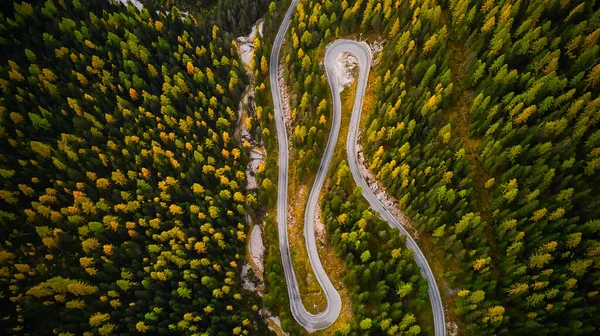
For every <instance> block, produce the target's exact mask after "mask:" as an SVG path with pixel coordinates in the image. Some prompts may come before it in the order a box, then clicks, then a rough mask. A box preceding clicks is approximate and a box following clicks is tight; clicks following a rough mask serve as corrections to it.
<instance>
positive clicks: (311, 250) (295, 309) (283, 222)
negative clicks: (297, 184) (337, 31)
mask: <svg viewBox="0 0 600 336" xmlns="http://www.w3.org/2000/svg"><path fill="white" fill-rule="evenodd" d="M297 4H298V0H292V3H291V4H290V7H289V8H288V10H287V13H286V14H285V17H284V18H283V22H282V23H281V26H280V27H279V31H278V32H277V36H276V37H275V41H274V42H273V50H272V51H271V60H270V62H269V64H270V70H269V71H270V74H269V76H270V81H271V94H272V96H273V106H274V109H275V124H276V126H277V140H278V142H279V174H278V175H279V176H278V184H277V186H278V192H277V227H278V231H279V250H280V252H281V259H282V262H283V269H284V273H285V280H286V282H287V289H288V294H289V297H290V309H291V311H292V315H293V316H294V318H295V319H296V321H298V323H299V324H300V325H301V326H303V327H305V328H307V329H310V330H320V329H325V328H327V327H329V326H330V325H332V324H333V322H335V320H336V319H337V318H338V316H339V315H340V311H341V309H342V299H341V298H340V294H339V293H338V292H337V291H336V290H335V288H334V287H333V285H332V284H331V281H330V280H329V277H328V276H327V273H325V270H324V269H323V265H322V264H321V260H320V259H319V253H318V251H317V245H316V243H315V234H314V221H313V220H309V221H307V222H306V223H305V225H304V237H305V240H306V250H307V251H308V257H309V259H310V263H311V265H312V268H313V272H314V273H315V276H316V277H317V280H318V281H319V283H320V284H321V287H322V288H323V290H324V292H325V296H326V297H327V307H326V308H325V310H324V311H323V312H321V313H319V314H317V315H313V314H311V313H309V312H308V311H306V308H304V305H303V304H302V300H301V299H300V291H299V290H298V282H297V280H296V275H295V274H294V267H293V266H292V257H291V255H290V246H289V244H288V233H287V191H288V142H287V132H286V128H285V121H284V116H283V110H282V109H281V95H280V89H279V85H278V81H277V66H278V64H279V62H278V60H279V50H280V49H281V44H282V43H283V39H284V37H285V32H286V31H287V29H288V26H289V24H290V18H291V16H292V13H293V12H294V10H295V9H296V5H297ZM338 130H339V121H338ZM336 139H337V135H336V137H335V139H333V140H331V136H330V140H329V142H328V145H327V148H329V147H332V148H331V154H332V153H333V147H334V144H335V141H336ZM332 142H333V144H332ZM331 154H330V155H329V157H328V158H327V156H325V157H324V158H323V161H327V162H326V165H324V162H321V167H319V172H321V170H322V169H324V171H323V173H322V174H321V175H323V176H321V178H320V180H321V185H322V184H323V180H324V179H325V174H326V173H327V168H323V166H324V167H327V166H329V162H330V161H331ZM317 182H318V181H315V184H316V183H317ZM318 189H319V190H321V188H320V187H319V188H318ZM314 190H315V188H314V187H313V190H312V191H311V197H313V198H314V196H313V194H314ZM316 198H317V199H318V193H317V194H316ZM313 203H316V199H314V200H313ZM309 204H310V202H309ZM314 206H315V204H313V207H312V208H313V217H312V218H313V219H314Z"/></svg>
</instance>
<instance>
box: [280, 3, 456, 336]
mask: <svg viewBox="0 0 600 336" xmlns="http://www.w3.org/2000/svg"><path fill="white" fill-rule="evenodd" d="M297 4H298V0H292V3H291V4H290V7H289V8H288V10H287V12H286V14H285V17H284V19H283V22H282V24H281V26H280V27H279V31H278V32H277V36H276V37H275V41H274V43H273V50H272V52H271V58H270V69H269V70H270V74H269V76H270V82H271V94H272V96H273V105H274V110H275V123H276V127H277V139H278V142H279V176H278V194H277V225H278V231H279V249H280V252H281V258H282V262H283V268H284V273H285V278H286V282H287V289H288V294H289V297H290V309H291V312H292V315H293V316H294V318H295V319H296V321H297V322H298V323H299V324H300V325H301V326H303V327H305V328H306V329H309V330H320V329H325V328H327V327H329V326H330V325H332V324H333V323H334V322H335V320H336V319H337V318H338V316H339V314H340V311H341V307H342V302H341V298H340V294H339V293H338V292H337V291H336V289H335V288H334V287H333V284H332V283H331V280H330V279H329V277H328V276H327V273H326V272H325V270H324V269H323V265H322V264H321V260H320V259H319V253H318V250H317V244H316V241H315V232H314V221H315V209H316V205H317V202H318V199H319V194H320V193H321V188H322V187H323V183H324V182H325V178H326V176H327V170H328V168H329V164H330V163H331V158H332V156H333V152H334V150H335V145H336V143H337V139H338V135H339V131H340V122H341V114H342V112H341V111H342V106H341V99H340V89H339V85H338V78H337V76H336V74H335V71H334V67H335V61H336V60H335V58H336V56H337V55H339V54H340V53H351V54H353V55H354V56H355V57H356V58H357V59H358V64H359V70H360V72H359V76H358V85H357V88H356V95H355V98H354V106H353V108H352V118H351V120H350V127H349V132H348V139H347V145H346V146H347V147H346V150H347V155H348V164H349V166H350V170H351V171H352V177H353V178H354V181H355V183H356V184H357V185H358V186H360V187H361V188H362V195H363V196H364V197H365V198H366V199H367V201H368V202H369V204H370V205H371V208H373V210H375V211H376V212H377V213H379V215H380V216H381V217H382V218H383V219H384V220H386V221H387V222H388V224H389V225H390V226H391V227H395V228H398V229H399V230H400V232H401V233H402V234H403V235H405V236H406V237H407V239H406V246H407V247H408V248H410V249H411V250H413V251H414V258H415V261H416V263H417V265H418V266H419V268H420V269H421V274H422V275H423V277H424V278H425V279H426V280H427V281H428V283H429V298H430V300H431V306H432V309H433V318H434V325H435V335H436V336H444V335H446V324H445V318H444V308H443V306H442V299H441V296H440V292H439V290H438V287H437V284H436V282H435V278H434V277H433V273H432V272H431V268H430V267H429V264H428V263H427V259H426V258H425V256H424V255H423V253H422V252H421V250H420V249H419V247H418V246H417V244H416V243H415V241H414V240H413V238H412V237H411V236H410V234H409V233H408V232H407V231H406V229H405V228H404V227H403V226H402V225H401V224H400V222H398V220H397V219H396V218H395V217H394V216H393V215H392V214H391V212H390V211H389V210H388V209H387V208H386V207H385V206H384V205H383V203H382V202H381V201H380V200H379V199H378V198H377V197H376V196H375V195H374V194H373V192H372V191H371V189H370V188H369V185H368V184H367V182H366V180H365V178H364V176H363V175H362V173H361V171H360V166H359V162H358V157H357V148H356V147H357V142H358V130H359V125H360V115H361V110H362V102H363V98H364V94H365V90H366V86H367V80H368V77H369V69H370V66H371V52H370V49H369V46H368V45H367V44H366V43H364V42H363V43H359V42H356V41H353V40H343V39H342V40H336V41H335V42H333V43H332V44H330V45H329V46H328V47H327V51H326V52H325V61H324V65H325V71H326V74H327V80H328V81H329V87H330V89H331V93H332V99H333V119H332V123H331V124H332V126H331V132H330V133H329V138H328V140H327V145H326V147H325V151H324V154H323V158H322V160H321V163H320V165H319V170H318V171H317V175H316V178H315V181H314V183H313V186H312V189H311V192H310V195H309V198H308V203H307V208H306V211H305V217H304V239H305V242H306V250H307V252H308V257H309V260H310V263H311V266H312V268H313V272H314V274H315V276H316V278H317V280H318V281H319V284H320V285H321V287H322V288H323V291H324V292H325V296H326V297H327V307H326V308H325V310H324V311H323V312H321V313H319V314H316V315H315V314H311V313H309V312H308V311H307V310H306V308H305V307H304V305H303V303H302V300H301V298H300V291H299V289H298V282H297V280H296V275H295V274H294V267H293V265H292V258H291V255H290V247H289V244H288V233H287V205H288V204H287V192H288V138H287V130H286V125H285V119H284V115H283V110H282V108H281V105H282V100H281V93H280V88H279V85H278V78H277V77H278V64H279V51H280V49H281V45H282V44H283V40H284V37H285V33H286V31H287V29H288V27H289V24H290V18H291V16H292V13H293V12H294V10H295V8H296V5H297Z"/></svg>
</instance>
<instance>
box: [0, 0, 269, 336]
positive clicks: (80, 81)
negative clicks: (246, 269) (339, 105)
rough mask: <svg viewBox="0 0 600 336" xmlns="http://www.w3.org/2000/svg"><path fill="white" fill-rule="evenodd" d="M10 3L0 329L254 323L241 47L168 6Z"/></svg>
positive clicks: (3, 22)
mask: <svg viewBox="0 0 600 336" xmlns="http://www.w3.org/2000/svg"><path fill="white" fill-rule="evenodd" d="M12 5H13V6H12V8H10V9H9V10H8V11H6V10H5V11H3V12H2V15H1V17H0V31H1V38H0V45H1V46H2V47H1V48H0V55H1V56H0V59H1V60H2V61H1V65H0V89H1V90H2V98H1V100H0V116H1V118H0V142H1V144H2V147H3V150H2V154H1V155H0V174H1V175H2V186H1V187H0V188H1V190H0V204H1V206H0V209H1V211H0V236H2V237H3V239H2V242H0V284H1V286H0V289H1V293H0V302H1V303H0V306H1V308H0V310H1V311H2V317H3V318H2V321H1V322H0V330H2V334H57V335H96V334H100V335H109V334H122V335H128V334H137V333H146V334H154V335H156V334H210V335H240V334H248V332H249V330H262V328H263V327H264V326H263V324H262V320H261V319H260V318H259V316H258V307H259V306H260V305H261V303H260V299H259V298H258V297H257V296H255V295H251V294H250V293H247V292H245V291H243V290H242V288H241V286H240V280H239V279H240V276H239V267H238V264H240V263H241V262H242V261H243V258H244V254H245V240H246V237H245V232H246V230H245V220H244V217H243V214H244V212H245V199H246V192H245V189H244V185H245V167H246V161H247V149H246V148H245V147H243V146H240V144H239V143H238V141H237V140H236V139H235V138H234V125H235V123H236V122H237V118H238V117H237V113H236V112H235V111H236V109H237V103H238V102H239V99H240V94H241V91H242V90H243V88H244V86H245V85H246V83H247V77H246V73H245V70H244V68H243V67H242V65H241V64H240V63H239V61H238V55H237V51H236V49H235V45H234V44H232V42H231V40H230V39H228V38H225V37H224V35H226V34H225V33H224V32H222V31H221V29H220V28H219V27H218V26H216V25H210V24H208V23H203V22H204V21H198V19H196V18H195V17H192V16H183V15H182V13H181V12H180V11H179V10H177V8H173V9H172V10H171V11H170V12H169V14H165V12H156V11H149V10H146V9H143V10H142V11H138V10H137V9H135V7H133V6H129V7H127V8H126V7H124V6H119V5H113V4H111V3H109V2H107V1H87V0H81V1H79V0H73V1H70V0H67V1H63V0H59V1H53V0H46V1H44V2H41V1H40V2H32V3H27V2H14V4H12Z"/></svg>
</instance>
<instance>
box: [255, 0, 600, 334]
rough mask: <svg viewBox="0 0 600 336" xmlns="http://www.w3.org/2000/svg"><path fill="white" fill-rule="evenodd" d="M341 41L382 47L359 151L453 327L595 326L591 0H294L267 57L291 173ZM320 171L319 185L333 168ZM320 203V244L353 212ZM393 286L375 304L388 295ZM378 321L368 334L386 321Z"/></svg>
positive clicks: (324, 106) (521, 330)
mask: <svg viewBox="0 0 600 336" xmlns="http://www.w3.org/2000/svg"><path fill="white" fill-rule="evenodd" d="M341 37H346V38H355V39H362V40H365V39H366V40H367V42H370V43H371V44H372V43H373V42H375V41H380V42H383V50H382V51H381V54H380V56H379V58H378V60H377V64H376V65H375V66H374V67H373V72H374V73H375V74H374V75H373V76H372V80H371V81H370V85H371V87H372V88H371V90H372V94H371V96H370V97H367V98H366V99H367V100H369V99H370V101H367V102H366V103H365V106H364V107H363V117H364V119H365V121H364V123H363V125H364V126H363V127H364V129H363V135H362V140H361V141H362V143H363V147H364V152H365V157H366V159H367V162H368V166H369V167H368V168H369V169H370V170H371V171H372V172H373V174H374V175H375V176H376V178H377V179H378V180H379V181H380V182H381V183H382V184H383V185H384V186H385V188H386V190H387V191H388V192H389V193H390V194H391V195H392V196H394V197H395V198H396V199H397V200H398V205H399V207H400V209H401V210H402V211H403V212H404V213H405V214H406V215H407V216H408V217H409V218H410V219H411V222H412V223H413V225H414V226H415V227H416V229H417V231H418V232H419V234H421V236H422V238H421V239H420V240H419V242H420V243H423V244H427V246H430V247H432V251H430V257H432V259H434V262H435V259H440V260H437V263H436V264H439V265H440V266H441V267H442V271H441V272H440V274H439V277H440V278H442V279H443V281H442V283H441V284H440V286H441V287H442V289H441V291H442V292H445V293H447V294H446V296H445V298H444V300H445V301H446V302H445V303H446V305H448V306H449V309H448V312H449V315H450V317H451V320H452V322H455V323H457V325H458V329H459V333H461V334H463V333H464V334H468V335H481V334H485V335H491V334H511V335H512V334H527V333H529V334H536V335H537V334H557V335H562V334H567V333H568V334H575V335H591V334H595V333H597V332H598V328H600V324H599V322H598V321H600V319H598V316H599V314H600V313H599V312H598V307H599V304H600V302H599V301H598V300H599V298H598V290H597V289H598V284H599V283H600V270H599V268H600V241H599V240H598V239H599V233H600V232H599V231H600V217H599V215H600V214H599V213H598V205H599V203H600V193H599V192H598V190H597V186H598V185H600V184H599V182H600V178H599V173H598V169H599V168H600V130H599V129H598V121H599V120H600V98H598V93H599V86H600V64H599V59H600V58H599V52H600V46H599V45H598V39H599V38H600V10H599V6H598V4H597V3H596V2H594V1H586V2H580V3H572V2H570V1H527V2H524V1H494V0H488V1H484V2H477V3H474V2H469V1H439V2H437V1H431V0H429V1H424V2H422V3H417V2H415V1H395V2H394V1H390V0H384V1H375V0H369V1H362V0H358V1H347V0H345V1H341V2H332V1H317V0H315V1H304V2H301V3H300V4H299V5H298V8H297V11H296V13H295V14H294V19H293V21H292V24H291V26H290V29H289V31H288V35H287V38H286V44H285V46H284V48H285V49H286V51H285V52H282V54H283V55H285V56H284V57H285V58H284V59H283V60H282V62H283V64H284V65H283V68H284V69H285V78H286V83H287V85H288V86H289V90H290V101H291V110H292V111H291V127H290V128H291V131H292V132H291V133H292V134H293V135H291V143H292V147H294V152H293V154H292V155H295V157H296V160H297V161H296V162H297V165H298V169H297V172H298V173H297V177H296V178H297V179H299V180H302V179H309V180H310V178H311V176H314V172H315V170H316V167H317V164H318V160H319V157H320V156H321V154H322V151H323V147H324V144H325V139H326V137H327V132H328V125H327V122H328V119H329V114H330V113H331V111H330V109H331V103H330V93H329V88H328V86H327V82H326V79H325V75H324V71H323V68H322V66H321V64H320V62H321V57H322V55H323V52H324V49H325V47H326V46H327V44H328V43H330V42H332V41H333V40H335V39H337V38H341ZM271 85H273V83H271ZM267 105H268V104H267ZM266 108H268V107H266ZM267 125H268V120H266V121H265V127H268V126H267ZM332 167H337V168H336V169H337V173H336V172H331V173H330V174H332V175H331V181H332V182H331V183H334V182H333V181H335V180H336V177H335V175H333V174H339V171H340V170H343V169H345V168H344V166H343V165H337V166H336V165H335V164H333V165H332ZM336 190H338V191H337V192H339V187H336V186H333V187H331V191H330V193H331V192H334V193H335V192H336ZM346 195H347V194H346ZM323 199H324V200H325V201H324V204H323V207H324V208H327V207H329V210H330V213H329V214H330V216H329V218H330V219H329V222H328V228H329V229H330V232H328V235H329V238H330V242H332V243H334V245H336V244H337V243H336V242H337V241H336V237H337V235H339V234H340V232H335V230H337V229H338V225H339V224H338V223H339V216H340V215H347V216H348V217H349V218H354V220H358V219H359V218H358V217H356V216H354V217H353V216H352V214H353V213H354V211H355V210H353V209H352V207H351V208H347V207H346V208H344V207H343V206H342V207H340V206H339V204H336V203H337V202H339V201H337V200H336V199H335V198H333V197H327V196H325V197H323ZM352 199H353V198H351V197H348V196H346V198H342V200H343V201H346V200H348V202H351V201H349V200H352ZM343 201H342V202H343ZM356 202H358V201H356ZM346 204H348V203H346ZM344 218H346V217H344ZM336 222H337V223H336ZM350 223H352V221H351V222H350ZM356 229H357V228H356ZM331 230H333V232H331ZM336 250H338V251H339V255H341V256H342V257H346V255H347V252H348V251H347V249H345V248H344V247H343V245H342V247H341V248H339V247H337V246H336ZM434 253H435V254H436V255H438V256H441V257H433V256H432V255H433V254H434ZM352 262H353V261H352V260H349V261H348V263H347V264H348V266H349V267H350V265H351V264H352ZM349 277H350V278H352V276H351V275H349ZM357 278H358V279H360V276H357ZM379 279H383V278H381V277H380V278H379ZM347 280H348V283H350V284H352V285H351V286H352V288H353V289H354V290H358V289H357V288H356V285H355V284H356V282H353V281H356V279H347ZM373 283H376V282H375V279H374V280H373ZM396 290H397V288H390V289H389V290H388V291H387V294H385V295H380V296H379V297H378V301H376V302H379V304H382V303H383V302H386V300H390V301H391V302H396V301H397V300H398V298H397V297H396V293H395V291H396ZM373 292H374V291H373V290H368V289H365V292H364V293H365V294H367V295H368V296H371V295H372V294H373ZM358 303H359V305H357V306H356V309H354V312H355V313H357V314H361V313H362V312H363V311H364V310H362V309H363V308H364V306H360V300H359V301H358ZM355 304H356V303H355V301H354V299H353V305H355ZM383 320H384V319H380V320H376V319H373V322H374V323H373V326H372V329H371V328H369V329H368V330H370V331H371V330H372V333H373V334H378V333H379V332H380V331H375V330H376V329H378V330H381V331H386V330H389V324H387V323H382V321H383ZM358 323H359V321H357V324H358ZM359 328H360V326H358V325H357V326H355V327H353V329H352V330H353V331H352V332H358V330H360V329H359ZM338 332H339V333H342V334H344V333H343V332H342V330H339V331H338ZM360 332H363V331H360ZM360 332H359V333H360ZM393 333H394V332H391V333H390V334H393Z"/></svg>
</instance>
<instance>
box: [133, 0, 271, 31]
mask: <svg viewBox="0 0 600 336" xmlns="http://www.w3.org/2000/svg"><path fill="white" fill-rule="evenodd" d="M141 2H142V3H144V4H145V5H148V6H151V7H152V8H171V7H173V6H175V7H177V8H179V9H180V10H182V11H187V12H189V13H191V14H193V15H195V16H197V17H201V18H203V19H204V20H207V23H209V25H211V26H212V25H217V26H219V27H220V28H221V29H224V30H226V31H228V32H231V33H233V36H242V35H246V34H248V32H249V31H250V28H251V27H252V25H253V24H254V23H255V22H256V21H257V20H258V19H260V18H261V17H262V16H263V15H264V13H265V12H266V11H267V7H268V6H269V3H270V0H198V1H196V0H141ZM273 5H274V3H273Z"/></svg>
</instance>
